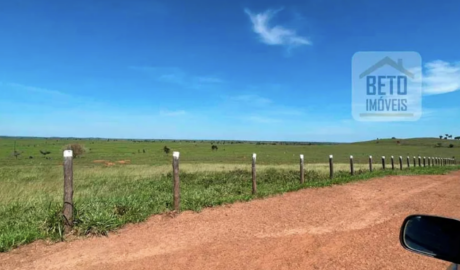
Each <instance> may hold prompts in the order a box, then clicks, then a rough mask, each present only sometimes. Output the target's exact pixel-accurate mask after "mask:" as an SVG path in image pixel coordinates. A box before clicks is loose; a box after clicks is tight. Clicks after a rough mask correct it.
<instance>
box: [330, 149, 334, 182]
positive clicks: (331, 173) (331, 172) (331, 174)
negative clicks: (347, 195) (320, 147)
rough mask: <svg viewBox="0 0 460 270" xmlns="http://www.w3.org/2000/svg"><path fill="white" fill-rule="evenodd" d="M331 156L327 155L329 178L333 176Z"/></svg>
mask: <svg viewBox="0 0 460 270" xmlns="http://www.w3.org/2000/svg"><path fill="white" fill-rule="evenodd" d="M332 158H333V156H332V155H329V178H331V179H332V178H333V177H334V162H333V161H332Z"/></svg>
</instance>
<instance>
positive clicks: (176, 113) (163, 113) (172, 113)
mask: <svg viewBox="0 0 460 270" xmlns="http://www.w3.org/2000/svg"><path fill="white" fill-rule="evenodd" d="M186 114H187V112H186V111H184V110H177V111H168V110H162V111H160V115H161V116H180V115H186Z"/></svg>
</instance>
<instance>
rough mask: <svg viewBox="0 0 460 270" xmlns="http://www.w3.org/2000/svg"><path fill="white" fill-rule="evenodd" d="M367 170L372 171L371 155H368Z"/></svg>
mask: <svg viewBox="0 0 460 270" xmlns="http://www.w3.org/2000/svg"><path fill="white" fill-rule="evenodd" d="M369 171H370V172H372V156H369Z"/></svg>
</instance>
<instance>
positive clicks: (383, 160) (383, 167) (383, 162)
mask: <svg viewBox="0 0 460 270" xmlns="http://www.w3.org/2000/svg"><path fill="white" fill-rule="evenodd" d="M382 169H383V170H385V156H382Z"/></svg>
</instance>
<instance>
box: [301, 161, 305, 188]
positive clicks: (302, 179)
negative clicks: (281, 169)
mask: <svg viewBox="0 0 460 270" xmlns="http://www.w3.org/2000/svg"><path fill="white" fill-rule="evenodd" d="M303 165H304V164H303V155H300V183H301V184H303V183H305V173H304V169H303Z"/></svg>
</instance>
